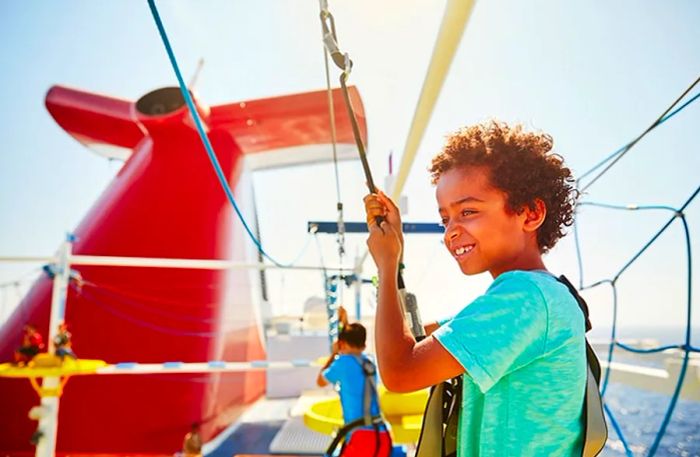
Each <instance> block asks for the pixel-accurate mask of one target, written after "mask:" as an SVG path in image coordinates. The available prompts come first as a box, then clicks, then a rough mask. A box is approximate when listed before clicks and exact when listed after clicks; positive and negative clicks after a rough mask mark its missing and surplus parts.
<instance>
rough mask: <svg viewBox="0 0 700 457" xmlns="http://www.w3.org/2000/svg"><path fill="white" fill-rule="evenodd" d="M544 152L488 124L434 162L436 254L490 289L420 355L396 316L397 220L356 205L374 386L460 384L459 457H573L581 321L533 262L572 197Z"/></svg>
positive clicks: (436, 329)
mask: <svg viewBox="0 0 700 457" xmlns="http://www.w3.org/2000/svg"><path fill="white" fill-rule="evenodd" d="M551 148H552V139H551V137H549V136H548V135H544V134H538V133H529V132H525V131H524V130H523V129H522V127H521V126H515V127H510V126H508V125H506V124H504V123H499V122H495V121H492V122H488V123H484V124H481V125H475V126H472V127H469V128H465V129H462V130H459V131H458V132H456V133H455V134H453V135H452V136H450V137H449V138H448V140H447V144H446V145H445V147H444V148H443V150H442V152H441V153H439V154H438V155H437V156H436V157H435V158H434V159H433V161H432V165H431V167H430V172H431V174H432V181H433V184H435V185H436V197H437V203H438V207H439V213H440V218H441V220H442V223H443V225H444V226H445V233H444V242H445V247H446V248H447V249H448V251H449V252H450V254H451V255H452V256H453V257H454V259H455V260H456V262H457V264H458V266H459V268H460V269H461V271H462V272H463V273H464V274H466V275H474V274H478V273H482V272H485V271H488V272H489V273H490V274H491V276H492V277H493V279H494V281H493V283H492V284H491V286H490V287H489V289H488V290H487V291H486V293H485V294H484V295H482V296H481V297H479V298H477V299H476V300H474V301H473V302H472V303H471V304H470V305H468V306H467V307H465V308H464V309H462V310H461V311H460V312H459V313H458V314H457V315H456V316H455V317H454V318H452V319H450V320H447V321H445V322H443V323H442V325H440V324H438V323H433V324H431V325H428V326H426V330H427V333H428V334H429V335H430V336H429V337H427V338H426V339H424V340H422V341H421V342H419V343H417V342H416V341H415V339H414V338H413V336H412V335H411V333H410V332H409V329H408V327H407V325H406V324H405V322H404V319H403V316H402V313H401V308H400V305H399V297H398V291H397V271H398V268H399V259H400V258H401V255H402V249H403V246H402V244H403V241H402V235H401V220H400V216H399V210H398V209H397V207H396V206H395V205H394V203H393V202H392V201H391V200H390V199H389V198H388V197H387V196H386V195H384V194H382V193H379V194H378V195H369V196H367V197H365V207H366V210H367V220H368V224H369V227H370V235H369V238H368V240H367V244H368V247H369V250H370V253H371V254H372V257H373V259H374V261H375V263H376V265H377V269H378V274H379V294H378V296H379V299H378V308H377V315H376V337H375V339H376V349H377V358H378V362H379V368H380V371H381V376H382V379H383V381H384V384H385V386H386V387H387V388H388V389H389V390H394V391H400V392H407V391H413V390H417V389H421V388H424V387H427V386H431V385H435V384H437V383H439V382H441V381H444V380H447V379H450V378H452V377H455V376H458V375H462V377H463V397H462V406H461V411H460V417H459V429H458V435H457V455H458V456H460V457H464V456H477V455H480V456H481V455H488V456H535V455H537V456H540V455H542V456H550V455H552V456H554V455H556V456H574V455H579V456H580V455H581V446H582V426H583V424H582V422H581V412H582V404H583V398H584V389H585V382H586V354H585V346H584V344H585V343H584V318H583V314H582V312H581V310H580V309H579V307H578V305H577V303H576V301H575V299H574V298H573V296H572V295H571V294H570V293H569V291H568V290H567V288H566V286H564V285H563V284H561V283H559V282H558V281H557V280H556V278H555V277H554V276H553V275H552V274H550V273H549V272H547V270H546V267H545V265H544V263H543V261H542V255H543V254H544V253H546V252H547V251H548V250H549V249H550V248H551V247H553V246H554V244H555V243H556V242H557V240H558V239H559V238H561V237H562V236H563V231H562V229H563V227H564V226H568V225H571V223H572V222H573V207H574V204H575V200H576V197H577V192H576V191H575V189H574V188H573V186H572V183H573V177H572V176H571V172H570V170H569V169H568V168H566V167H565V166H564V164H563V160H562V158H561V157H560V156H558V155H556V154H553V153H551ZM378 215H381V216H384V219H385V220H384V221H383V222H382V223H381V226H378V225H377V223H376V221H375V217H376V216H378Z"/></svg>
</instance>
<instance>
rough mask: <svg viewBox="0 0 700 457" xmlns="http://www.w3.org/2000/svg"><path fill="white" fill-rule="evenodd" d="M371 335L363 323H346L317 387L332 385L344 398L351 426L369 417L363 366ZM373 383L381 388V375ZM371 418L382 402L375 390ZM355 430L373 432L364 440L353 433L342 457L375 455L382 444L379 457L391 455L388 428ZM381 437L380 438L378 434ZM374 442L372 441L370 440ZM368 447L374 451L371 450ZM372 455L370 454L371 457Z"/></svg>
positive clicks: (347, 418)
mask: <svg viewBox="0 0 700 457" xmlns="http://www.w3.org/2000/svg"><path fill="white" fill-rule="evenodd" d="M366 339H367V331H366V329H365V327H364V326H363V325H362V324H360V323H352V324H348V323H344V325H343V326H342V330H341V331H340V333H339V335H338V341H337V343H336V344H335V345H334V346H333V353H332V354H331V356H330V357H329V358H328V361H327V362H326V364H325V365H324V366H323V368H321V372H320V373H319V374H318V378H317V379H316V383H317V384H318V386H319V387H324V386H326V385H328V384H329V383H332V384H335V386H336V388H337V390H338V393H339V394H340V404H341V406H342V408H343V420H344V421H345V424H346V425H347V424H349V423H351V422H353V421H356V420H358V419H362V418H363V417H364V415H365V411H364V402H365V386H366V385H367V383H366V382H365V378H366V375H365V372H364V369H363V364H366V363H367V362H368V357H367V355H365V354H364V350H365V342H366ZM371 367H372V369H373V367H374V365H373V364H372V365H371ZM371 376H372V378H373V383H374V385H375V386H376V385H377V373H376V371H375V370H373V372H372V373H371ZM370 415H371V416H372V417H375V416H378V415H379V402H378V399H377V393H376V391H375V390H374V389H372V392H371V403H370ZM355 430H372V432H371V433H372V436H371V437H369V436H367V435H366V434H365V435H363V434H360V435H357V436H360V438H358V439H355V436H356V435H355V434H353V432H352V431H350V432H349V433H348V435H347V437H346V439H345V442H346V445H345V447H344V448H343V451H342V453H341V455H343V456H364V455H374V451H375V446H376V444H375V443H377V444H379V447H380V449H379V453H378V454H377V455H379V456H385V455H387V454H389V453H390V447H391V444H390V441H389V436H388V435H387V433H386V426H384V425H383V424H380V425H379V426H378V428H377V429H376V430H374V428H373V427H372V426H371V425H369V426H362V427H358V428H357V429H355ZM375 432H377V433H378V435H376V434H375ZM367 438H370V439H367ZM367 446H370V447H372V449H368V448H367ZM368 453H369V454H368Z"/></svg>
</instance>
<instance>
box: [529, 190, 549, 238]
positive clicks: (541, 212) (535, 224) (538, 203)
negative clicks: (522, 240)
mask: <svg viewBox="0 0 700 457" xmlns="http://www.w3.org/2000/svg"><path fill="white" fill-rule="evenodd" d="M523 213H524V214H525V221H524V222H523V228H524V229H525V231H526V232H534V231H536V230H537V229H539V228H540V226H541V225H542V224H543V223H544V218H545V217H547V206H546V205H545V204H544V202H543V201H542V200H541V199H539V198H536V199H535V201H534V202H533V203H532V205H526V206H525V208H524V209H523Z"/></svg>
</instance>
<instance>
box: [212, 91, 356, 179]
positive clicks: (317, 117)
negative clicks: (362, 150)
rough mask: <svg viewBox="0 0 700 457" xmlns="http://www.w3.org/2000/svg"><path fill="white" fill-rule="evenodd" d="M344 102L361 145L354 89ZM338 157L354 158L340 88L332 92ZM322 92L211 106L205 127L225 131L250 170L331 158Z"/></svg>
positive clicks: (340, 158)
mask: <svg viewBox="0 0 700 457" xmlns="http://www.w3.org/2000/svg"><path fill="white" fill-rule="evenodd" d="M349 91H350V99H351V101H352V105H353V108H354V110H355V115H356V117H357V120H358V123H359V126H360V133H361V135H362V141H364V143H365V144H367V123H366V120H365V114H364V108H363V106H362V100H361V99H360V94H359V92H358V90H357V88H356V87H354V86H353V87H350V88H349ZM332 97H333V113H334V115H335V125H336V143H337V145H338V149H337V151H338V159H339V160H343V159H355V158H357V149H356V147H355V139H354V137H353V134H352V126H351V124H350V119H349V117H348V113H347V109H346V107H345V101H344V100H343V94H342V92H341V91H340V89H335V90H333V91H332ZM328 104H329V101H328V91H325V90H322V91H317V92H307V93H302V94H294V95H286V96H282V97H273V98H265V99H260V100H252V101H245V102H238V103H232V104H227V105H219V106H213V107H212V108H211V115H210V117H209V120H208V123H209V125H210V126H211V128H212V129H223V130H227V131H228V132H229V133H230V134H231V136H232V137H233V138H234V139H235V141H236V143H237V144H238V146H239V147H240V148H241V150H242V151H243V152H244V153H245V154H246V156H247V157H246V161H247V163H248V165H249V166H250V167H251V168H253V169H261V168H276V167H284V166H290V165H297V164H306V163H314V162H324V161H328V160H332V158H333V152H332V148H331V144H332V135H331V122H330V112H329V109H328Z"/></svg>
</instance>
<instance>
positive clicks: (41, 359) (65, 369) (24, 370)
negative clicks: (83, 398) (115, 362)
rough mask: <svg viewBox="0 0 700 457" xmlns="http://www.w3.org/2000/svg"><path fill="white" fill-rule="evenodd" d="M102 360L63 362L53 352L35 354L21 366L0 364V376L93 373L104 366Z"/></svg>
mask: <svg viewBox="0 0 700 457" xmlns="http://www.w3.org/2000/svg"><path fill="white" fill-rule="evenodd" d="M106 365H107V363H106V362H105V361H104V360H91V359H78V360H73V359H71V358H66V359H65V360H64V361H63V362H61V359H59V358H58V357H57V356H55V355H53V354H47V353H41V354H37V355H36V357H34V359H33V360H32V361H31V362H29V363H28V364H27V365H25V366H23V367H19V366H17V365H14V364H12V363H2V364H0V376H2V377H8V378H48V377H56V378H60V377H63V376H74V375H81V374H94V373H95V372H96V371H97V369H98V368H102V367H104V366H106Z"/></svg>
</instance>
